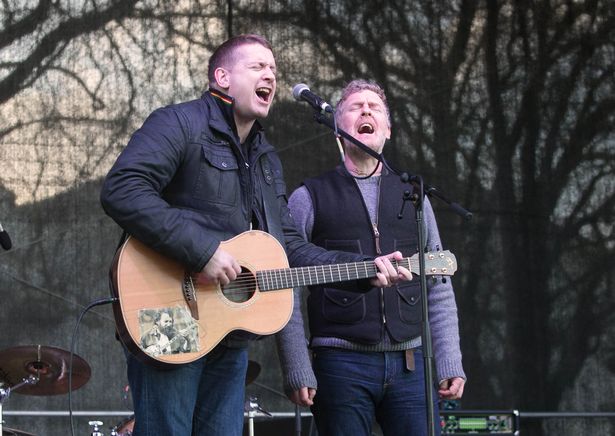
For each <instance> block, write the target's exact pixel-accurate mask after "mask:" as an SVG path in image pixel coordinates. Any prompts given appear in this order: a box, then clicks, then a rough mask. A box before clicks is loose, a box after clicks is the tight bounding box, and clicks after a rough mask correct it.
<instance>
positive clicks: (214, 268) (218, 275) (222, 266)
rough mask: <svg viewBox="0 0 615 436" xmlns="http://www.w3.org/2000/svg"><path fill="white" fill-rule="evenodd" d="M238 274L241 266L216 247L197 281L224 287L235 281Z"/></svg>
mask: <svg viewBox="0 0 615 436" xmlns="http://www.w3.org/2000/svg"><path fill="white" fill-rule="evenodd" d="M240 272H241V266H240V265H239V263H238V262H237V261H236V260H235V258H234V257H233V256H231V255H230V254H229V253H227V252H226V251H224V250H223V249H221V248H220V247H218V249H217V250H216V251H215V253H214V255H213V256H211V258H210V259H209V262H207V264H206V265H205V267H204V268H203V269H202V270H201V272H200V273H199V275H198V276H199V278H198V280H199V281H204V282H209V283H215V284H217V285H223V286H224V285H228V284H229V283H230V282H232V281H233V280H235V279H236V278H237V275H238V274H239V273H240Z"/></svg>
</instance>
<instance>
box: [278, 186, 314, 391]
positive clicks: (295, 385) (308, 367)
mask: <svg viewBox="0 0 615 436" xmlns="http://www.w3.org/2000/svg"><path fill="white" fill-rule="evenodd" d="M288 206H289V209H290V210H291V214H292V216H293V218H294V220H295V224H296V226H297V230H298V231H299V233H301V235H302V236H303V237H304V238H305V239H308V237H309V234H310V233H311V227H310V225H308V224H307V223H308V222H309V219H310V216H311V217H312V222H313V209H312V201H311V199H310V196H309V194H308V192H307V189H305V187H303V186H302V187H300V188H298V189H297V190H296V191H295V192H293V194H292V195H291V196H290V199H289V203H288ZM308 229H309V230H308ZM303 289H304V288H295V289H294V307H293V313H292V316H291V318H290V321H289V322H288V324H286V326H285V327H284V328H283V329H282V330H281V331H280V332H279V333H278V334H277V335H276V345H277V348H278V355H279V358H280V365H281V367H282V377H283V386H284V392H285V393H286V394H287V395H288V394H290V393H291V392H293V391H295V390H298V389H300V388H302V387H310V388H316V387H317V383H316V376H315V375H314V371H313V370H312V363H311V361H310V356H309V352H308V347H307V339H306V334H305V327H304V323H303V314H302V312H301V302H302V298H301V293H302V291H303Z"/></svg>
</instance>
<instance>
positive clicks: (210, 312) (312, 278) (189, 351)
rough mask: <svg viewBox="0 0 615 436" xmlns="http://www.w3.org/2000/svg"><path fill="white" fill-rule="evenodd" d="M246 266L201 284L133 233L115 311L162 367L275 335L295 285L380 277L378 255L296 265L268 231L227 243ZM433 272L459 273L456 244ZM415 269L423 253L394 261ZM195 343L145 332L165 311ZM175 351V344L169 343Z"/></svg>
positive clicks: (133, 347) (132, 343)
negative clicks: (218, 281)
mask: <svg viewBox="0 0 615 436" xmlns="http://www.w3.org/2000/svg"><path fill="white" fill-rule="evenodd" d="M221 248H222V249H223V250H225V251H227V252H228V253H230V254H231V255H232V256H233V257H235V259H236V260H237V261H238V262H239V264H240V265H241V268H242V272H241V273H240V274H239V275H238V277H237V279H236V280H234V281H232V282H231V283H229V284H228V285H226V286H220V285H214V284H209V283H207V284H206V283H199V282H197V280H196V278H195V277H194V276H193V275H192V274H191V273H189V272H188V271H186V269H185V268H184V267H183V266H182V265H180V264H179V263H177V262H175V261H173V260H171V259H169V258H167V257H165V256H163V255H161V254H159V253H158V252H156V251H154V250H152V249H150V248H148V247H147V246H145V245H144V244H143V243H141V242H139V241H138V240H136V239H135V238H132V237H129V238H128V239H127V240H126V242H125V243H124V244H123V245H122V246H121V247H120V249H119V250H118V252H117V254H116V256H115V259H114V262H113V266H112V268H111V272H110V276H111V277H110V278H111V284H112V286H111V288H112V293H113V294H114V296H115V297H117V298H118V302H116V303H114V304H113V312H114V315H115V321H116V325H117V330H118V333H119V336H120V338H121V340H122V342H123V343H124V345H126V347H127V348H128V349H129V351H130V352H131V353H133V355H135V356H136V357H137V358H139V359H140V360H141V361H143V362H146V363H149V364H153V365H155V366H158V367H162V368H165V367H169V366H172V365H174V364H183V363H189V362H192V361H194V360H197V359H199V358H200V357H202V356H204V355H206V354H207V353H208V352H209V351H211V350H212V348H214V347H215V346H216V345H217V344H218V343H219V342H220V341H221V340H222V339H224V337H225V336H226V335H228V334H229V333H230V332H232V331H234V330H244V331H247V332H251V333H254V334H257V335H270V334H273V333H276V332H277V331H279V330H281V329H282V328H283V327H284V326H285V325H286V323H287V322H288V320H289V319H290V316H291V313H292V310H293V288H294V287H297V286H308V285H321V284H327V283H334V282H343V281H347V280H356V279H366V278H373V277H376V272H377V271H378V269H377V267H376V265H375V264H374V262H373V261H365V262H355V263H343V264H335V265H319V266H309V267H299V268H289V267H288V260H287V258H286V254H285V251H284V248H283V247H282V246H281V245H280V243H279V242H278V241H277V240H276V239H275V238H274V237H273V236H271V235H269V234H268V233H265V232H262V231H258V230H251V231H248V232H244V233H241V234H240V235H238V236H236V237H234V238H232V239H229V240H228V241H224V242H222V243H221ZM425 259H426V262H425V263H426V265H425V272H426V273H427V274H429V275H449V276H450V275H453V274H454V273H455V271H456V270H457V261H456V259H455V256H454V255H453V254H452V253H451V252H450V251H437V252H430V253H426V254H425ZM393 264H394V265H395V266H396V264H397V265H400V266H404V267H405V268H407V269H408V270H410V271H411V272H412V273H413V274H417V273H418V271H419V265H418V255H417V254H415V255H414V256H412V257H407V258H404V259H402V260H400V261H397V262H393ZM162 312H166V313H168V314H170V315H171V316H172V318H173V322H174V326H173V327H174V328H175V329H176V330H177V331H178V332H180V334H182V335H184V337H185V339H186V340H187V341H188V343H189V344H190V346H188V347H183V348H184V349H183V350H181V351H179V352H178V351H177V350H176V351H175V352H173V353H172V352H165V350H164V347H163V348H162V349H156V352H151V351H150V352H148V351H147V348H144V347H142V346H141V337H142V336H144V335H146V334H147V333H148V332H150V331H151V330H152V329H153V328H156V326H155V320H156V319H157V318H160V313H162ZM169 351H170V350H169Z"/></svg>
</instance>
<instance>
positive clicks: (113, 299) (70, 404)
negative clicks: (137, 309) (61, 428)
mask: <svg viewBox="0 0 615 436" xmlns="http://www.w3.org/2000/svg"><path fill="white" fill-rule="evenodd" d="M118 301H119V299H118V298H116V297H108V298H101V299H100V300H94V301H92V302H91V303H90V304H88V305H87V306H86V308H85V309H83V310H82V311H81V313H80V314H79V318H77V324H75V330H74V331H73V337H72V338H71V341H70V358H69V362H68V419H69V421H70V434H71V436H75V428H74V426H73V397H72V391H73V355H74V354H75V343H76V340H77V332H78V331H79V325H80V324H81V319H82V318H83V316H84V315H85V314H86V313H87V311H88V310H90V309H91V308H93V307H96V306H102V305H103V304H109V303H116V302H118Z"/></svg>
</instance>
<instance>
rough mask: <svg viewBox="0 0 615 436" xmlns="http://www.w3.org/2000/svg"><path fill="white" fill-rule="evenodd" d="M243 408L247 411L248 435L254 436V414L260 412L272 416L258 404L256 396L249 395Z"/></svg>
mask: <svg viewBox="0 0 615 436" xmlns="http://www.w3.org/2000/svg"><path fill="white" fill-rule="evenodd" d="M244 410H245V411H246V412H248V428H249V433H248V434H249V435H250V436H254V418H255V417H256V415H258V414H259V413H262V414H264V415H266V416H269V417H273V415H272V414H271V413H269V412H267V411H266V410H265V409H263V408H262V407H261V406H260V405H259V404H258V398H257V397H249V398H248V400H247V401H246V403H245V405H244Z"/></svg>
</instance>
